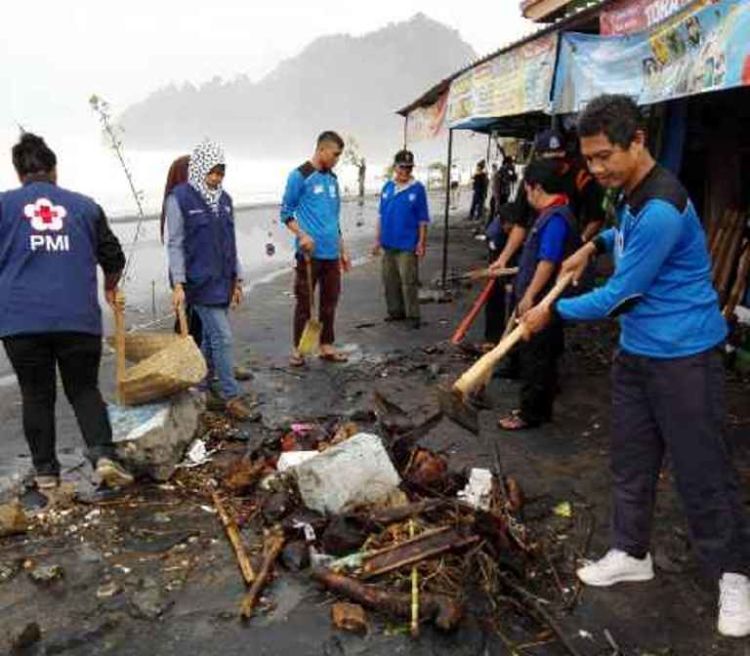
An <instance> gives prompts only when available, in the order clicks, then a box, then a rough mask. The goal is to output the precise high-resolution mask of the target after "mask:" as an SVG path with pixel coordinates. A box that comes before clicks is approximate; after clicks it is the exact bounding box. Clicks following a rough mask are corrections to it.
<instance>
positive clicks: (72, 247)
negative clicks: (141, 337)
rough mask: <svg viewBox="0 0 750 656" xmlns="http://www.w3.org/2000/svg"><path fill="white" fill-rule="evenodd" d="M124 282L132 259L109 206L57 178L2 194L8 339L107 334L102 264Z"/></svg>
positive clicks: (2, 330) (0, 263) (2, 283)
mask: <svg viewBox="0 0 750 656" xmlns="http://www.w3.org/2000/svg"><path fill="white" fill-rule="evenodd" d="M97 263H99V264H101V265H102V268H103V269H104V273H105V274H106V275H107V277H108V279H110V278H111V277H112V276H114V279H113V284H115V283H116V281H117V278H118V277H119V273H120V271H122V268H123V266H124V263H125V258H124V256H123V254H122V249H121V248H120V244H119V242H118V241H117V238H116V237H115V236H114V235H113V234H112V233H111V232H110V230H109V228H108V227H107V222H106V218H105V217H104V213H103V212H102V210H101V208H100V207H99V206H98V205H97V204H96V203H95V202H94V201H93V200H91V199H90V198H87V197H86V196H82V195H81V194H77V193H74V192H72V191H68V190H66V189H63V188H61V187H58V186H57V185H54V184H52V183H50V182H31V183H28V184H25V185H24V186H23V187H20V188H19V189H14V190H12V191H8V192H6V193H4V194H3V195H2V196H1V197H0V337H8V336H13V335H29V334H39V333H48V332H81V333H88V334H92V335H101V333H102V320H101V309H100V307H99V301H98V297H97V284H96V280H97V278H96V265H97Z"/></svg>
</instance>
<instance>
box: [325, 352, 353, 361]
mask: <svg viewBox="0 0 750 656" xmlns="http://www.w3.org/2000/svg"><path fill="white" fill-rule="evenodd" d="M318 357H319V358H320V359H321V360H325V361H326V362H349V356H347V355H346V353H341V352H340V351H331V352H330V353H321V354H320V355H318Z"/></svg>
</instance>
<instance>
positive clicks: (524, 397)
mask: <svg viewBox="0 0 750 656" xmlns="http://www.w3.org/2000/svg"><path fill="white" fill-rule="evenodd" d="M562 345H563V327H562V322H561V321H560V320H554V321H553V322H552V323H551V324H550V325H549V326H548V327H547V328H545V329H544V330H542V331H541V332H539V333H537V334H536V335H534V336H533V337H532V338H531V339H530V340H529V341H528V342H522V343H521V345H520V348H519V349H518V361H519V367H520V375H521V418H522V419H523V420H524V421H525V422H526V423H527V424H529V425H531V426H537V425H539V424H541V423H543V422H545V421H550V420H551V419H552V407H553V405H554V401H555V396H556V395H557V361H558V359H559V358H560V355H561V354H562V350H563V349H562Z"/></svg>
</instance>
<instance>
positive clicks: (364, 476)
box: [293, 433, 401, 514]
mask: <svg viewBox="0 0 750 656" xmlns="http://www.w3.org/2000/svg"><path fill="white" fill-rule="evenodd" d="M293 471H294V476H295V478H296V480H297V487H298V489H299V492H300V496H301V497H302V501H303V502H304V503H305V505H306V506H307V507H308V508H311V509H312V510H317V511H318V512H322V513H326V512H327V513H332V514H338V513H339V512H340V511H341V510H342V508H344V507H345V506H347V505H362V504H367V503H375V502H377V501H378V500H379V499H381V498H382V497H384V496H387V495H388V494H389V493H391V492H392V491H393V490H394V489H396V488H397V487H398V485H399V483H400V482H401V479H400V477H399V475H398V472H397V471H396V469H395V467H394V466H393V463H392V462H391V459H390V457H389V456H388V452H387V451H386V450H385V447H384V446H383V443H382V441H381V439H380V438H379V437H378V436H377V435H371V434H369V433H359V434H358V435H355V436H354V437H351V438H350V439H348V440H346V441H345V442H342V443H341V444H337V445H336V446H333V447H331V448H330V449H327V450H326V451H324V452H323V453H321V454H320V455H318V456H317V457H315V458H312V459H311V460H308V461H307V462H305V463H302V464H301V465H299V466H298V467H297V468H296V469H294V470H293Z"/></svg>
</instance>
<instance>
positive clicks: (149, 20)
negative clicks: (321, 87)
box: [0, 0, 529, 135]
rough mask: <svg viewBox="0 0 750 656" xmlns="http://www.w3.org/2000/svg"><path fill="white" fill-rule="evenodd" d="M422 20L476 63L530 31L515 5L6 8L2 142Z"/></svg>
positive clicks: (352, 1) (169, 3) (212, 3)
mask: <svg viewBox="0 0 750 656" xmlns="http://www.w3.org/2000/svg"><path fill="white" fill-rule="evenodd" d="M419 11H421V12H424V13H425V14H427V15H428V16H430V17H432V18H434V19H436V20H439V21H441V22H443V23H445V24H447V25H450V26H452V27H454V28H456V29H458V30H459V31H460V33H461V36H462V37H463V38H464V40H465V41H467V42H468V43H469V44H470V45H471V46H473V47H474V49H475V50H476V51H477V52H478V53H480V54H484V53H487V52H490V51H492V50H495V49H496V48H498V47H500V46H501V45H503V44H504V43H507V42H508V41H512V40H515V39H516V38H518V37H520V36H522V35H523V34H525V33H526V32H527V31H528V30H529V24H528V23H526V22H525V21H524V20H523V19H522V18H521V17H520V13H519V9H518V2H517V0H480V1H478V2H473V3H467V2H458V1H456V0H452V1H447V2H446V1H443V0H439V1H438V0H433V1H427V0H396V1H392V0H374V1H373V2H370V3H365V2H362V1H361V0H272V1H271V2H267V3H266V2H263V3H259V2H257V3H256V2H247V1H242V0H235V1H232V0H200V1H196V0H129V1H128V2H112V1H111V0H67V1H66V0H32V1H31V2H25V3H24V2H4V3H3V18H2V20H1V21H0V48H1V49H2V50H0V52H2V61H0V134H2V135H8V134H10V133H13V132H15V123H14V121H19V122H21V123H22V124H24V125H28V126H29V129H34V130H37V131H39V132H41V133H46V132H49V131H52V132H55V133H56V132H59V131H60V130H65V129H70V130H78V129H85V126H86V125H87V122H89V121H91V120H92V117H91V114H90V111H89V109H88V106H87V99H88V97H89V96H90V95H91V94H92V93H98V94H100V95H102V96H103V97H105V98H106V99H108V100H109V101H110V103H111V104H112V105H113V107H114V108H115V109H116V110H118V111H119V110H122V109H123V108H124V107H125V106H127V105H128V104H129V103H132V102H135V101H137V100H140V99H141V98H143V97H145V96H146V95H148V93H149V92H151V91H153V90H154V89H156V88H158V87H160V86H162V85H164V84H167V83H169V82H182V81H184V80H190V81H192V82H201V81H205V80H208V79H210V78H211V77H213V76H214V75H219V76H221V77H224V78H232V77H234V76H236V75H238V74H246V75H248V76H250V77H251V78H252V79H258V78H260V77H262V76H263V75H264V74H266V73H268V72H269V71H270V70H272V69H273V67H274V66H275V65H276V64H277V63H278V62H279V61H280V60H282V59H284V58H287V57H289V56H291V55H294V54H296V53H298V52H299V51H300V50H301V49H302V48H304V47H305V45H307V44H308V43H309V42H310V41H312V40H313V39H315V38H316V37H319V36H322V35H325V34H333V33H350V34H354V35H361V34H363V33H366V32H370V31H373V30H375V29H378V28H380V27H383V26H384V25H386V24H388V23H389V22H395V21H401V20H405V19H408V18H409V17H411V16H412V15H413V14H415V13H416V12H419ZM414 56H415V57H429V56H430V54H429V52H415V53H414ZM419 91H420V90H417V89H415V93H417V92H419Z"/></svg>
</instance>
